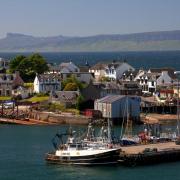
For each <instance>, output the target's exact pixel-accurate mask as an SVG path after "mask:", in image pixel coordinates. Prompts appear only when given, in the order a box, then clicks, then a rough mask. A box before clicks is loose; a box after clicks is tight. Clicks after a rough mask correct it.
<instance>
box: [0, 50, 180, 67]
mask: <svg viewBox="0 0 180 180" xmlns="http://www.w3.org/2000/svg"><path fill="white" fill-rule="evenodd" d="M18 54H24V55H29V54H31V53H0V57H4V58H8V59H12V58H14V57H15V56H16V55H18ZM41 54H42V55H43V56H44V57H45V58H46V60H47V61H48V62H52V63H57V64H59V63H61V62H64V61H72V62H74V63H75V64H77V65H85V63H86V61H88V63H89V64H90V65H93V64H95V63H97V62H99V61H112V60H119V61H124V60H126V61H127V62H128V63H129V64H131V65H132V66H133V67H135V68H145V69H148V68H159V67H173V68H175V69H176V70H180V51H157V52H156V51H154V52H74V53H73V52H72V53H70V52H67V53H65V52H64V53H60V52H59V53H58V52H54V53H53V52H52V53H41Z"/></svg>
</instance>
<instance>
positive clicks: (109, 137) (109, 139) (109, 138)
mask: <svg viewBox="0 0 180 180" xmlns="http://www.w3.org/2000/svg"><path fill="white" fill-rule="evenodd" d="M108 143H111V128H110V112H109V117H108Z"/></svg>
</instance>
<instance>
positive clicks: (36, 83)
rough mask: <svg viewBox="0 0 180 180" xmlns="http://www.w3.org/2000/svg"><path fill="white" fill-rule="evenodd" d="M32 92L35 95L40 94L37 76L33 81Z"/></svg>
mask: <svg viewBox="0 0 180 180" xmlns="http://www.w3.org/2000/svg"><path fill="white" fill-rule="evenodd" d="M34 92H35V93H39V92H40V83H39V80H38V78H37V76H36V77H35V79H34Z"/></svg>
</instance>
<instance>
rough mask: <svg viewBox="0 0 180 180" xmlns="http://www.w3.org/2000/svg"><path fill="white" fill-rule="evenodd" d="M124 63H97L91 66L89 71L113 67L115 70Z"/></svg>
mask: <svg viewBox="0 0 180 180" xmlns="http://www.w3.org/2000/svg"><path fill="white" fill-rule="evenodd" d="M123 63H124V62H111V63H106V62H99V63H97V64H95V65H94V66H92V67H91V68H90V70H101V69H105V68H107V67H108V68H112V67H114V68H115V69H116V68H117V67H119V66H121V65H122V64H123Z"/></svg>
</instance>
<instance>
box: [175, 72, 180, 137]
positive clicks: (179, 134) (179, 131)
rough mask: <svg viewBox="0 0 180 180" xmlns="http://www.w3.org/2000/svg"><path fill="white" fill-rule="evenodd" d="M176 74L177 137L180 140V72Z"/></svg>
mask: <svg viewBox="0 0 180 180" xmlns="http://www.w3.org/2000/svg"><path fill="white" fill-rule="evenodd" d="M174 74H176V75H177V94H178V96H177V136H178V138H179V136H180V130H179V113H180V112H179V77H178V75H180V71H175V72H174Z"/></svg>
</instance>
